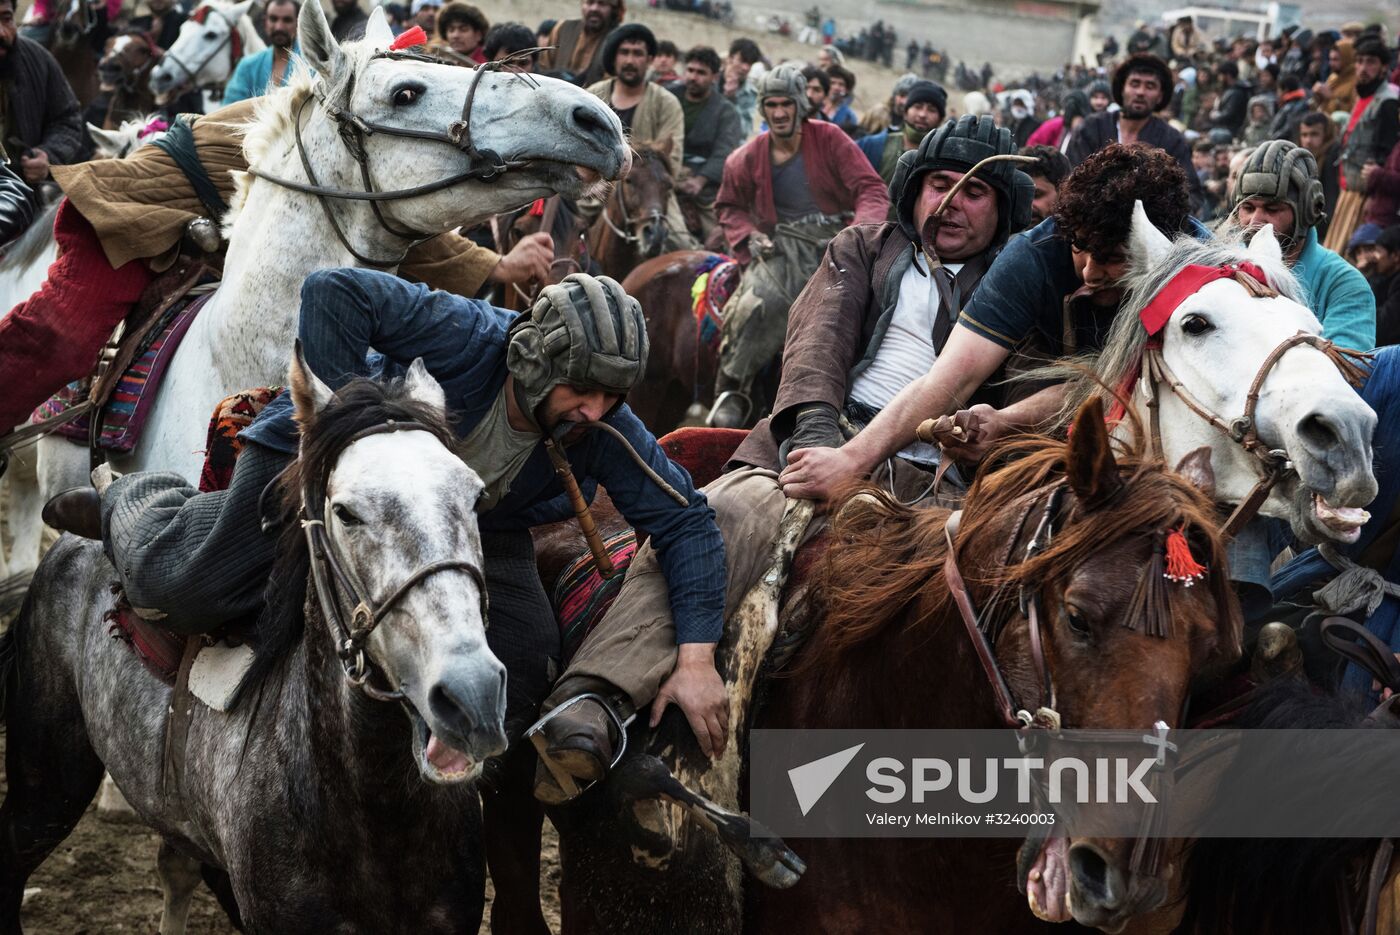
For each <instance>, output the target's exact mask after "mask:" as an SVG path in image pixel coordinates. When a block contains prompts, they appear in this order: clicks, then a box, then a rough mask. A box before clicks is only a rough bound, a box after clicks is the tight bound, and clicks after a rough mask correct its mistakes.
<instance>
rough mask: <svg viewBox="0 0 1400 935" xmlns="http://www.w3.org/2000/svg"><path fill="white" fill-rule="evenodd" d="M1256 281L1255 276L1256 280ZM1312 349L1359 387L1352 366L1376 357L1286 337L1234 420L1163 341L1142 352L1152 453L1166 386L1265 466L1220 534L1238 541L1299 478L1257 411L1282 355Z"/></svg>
mask: <svg viewBox="0 0 1400 935" xmlns="http://www.w3.org/2000/svg"><path fill="white" fill-rule="evenodd" d="M1251 279H1252V278H1251ZM1246 288H1248V285H1246ZM1304 344H1306V345H1310V346H1312V347H1315V348H1317V349H1318V350H1319V351H1321V352H1322V353H1323V354H1325V355H1326V356H1327V359H1328V360H1330V361H1332V363H1333V364H1335V365H1336V366H1337V369H1338V370H1340V371H1341V373H1342V376H1344V377H1345V378H1346V379H1347V380H1348V382H1350V383H1352V384H1353V385H1356V384H1357V382H1358V381H1359V379H1360V370H1359V368H1358V367H1357V365H1356V364H1355V363H1354V362H1353V360H1355V359H1367V358H1369V357H1370V356H1371V355H1369V354H1365V353H1362V352H1360V351H1353V350H1349V349H1347V348H1342V347H1338V346H1337V345H1336V344H1334V343H1333V342H1331V341H1328V340H1327V339H1326V338H1323V337H1321V336H1320V335H1316V334H1308V333H1307V332H1306V331H1299V332H1298V333H1297V334H1294V335H1292V336H1291V337H1288V338H1285V339H1284V340H1283V341H1280V342H1279V344H1278V345H1277V346H1276V347H1275V348H1274V349H1273V350H1272V351H1270V352H1269V354H1268V356H1267V357H1265V358H1264V362H1263V363H1262V364H1260V365H1259V369H1258V371H1256V372H1255V374H1254V379H1253V380H1251V381H1250V384H1249V393H1248V395H1247V396H1246V397H1245V403H1244V412H1243V414H1241V415H1239V416H1236V417H1235V418H1233V419H1227V418H1225V417H1223V416H1221V415H1220V414H1219V413H1217V412H1215V411H1214V410H1213V409H1211V408H1210V407H1209V406H1207V405H1206V404H1205V403H1203V402H1201V401H1200V400H1199V399H1197V398H1196V397H1195V396H1194V395H1193V394H1192V393H1191V391H1190V390H1188V389H1187V388H1186V386H1185V385H1184V384H1183V383H1182V382H1181V380H1180V378H1178V377H1177V375H1176V374H1175V373H1173V372H1172V369H1171V368H1170V367H1169V366H1167V362H1166V359H1165V358H1164V357H1163V355H1162V347H1161V344H1160V342H1156V341H1153V342H1149V344H1148V345H1147V347H1146V348H1145V349H1144V350H1143V355H1142V387H1143V392H1144V393H1145V395H1146V396H1147V407H1148V416H1149V420H1148V421H1149V424H1150V438H1149V446H1150V449H1149V450H1155V451H1157V452H1161V451H1162V450H1163V448H1162V426H1161V411H1160V407H1159V405H1158V400H1159V397H1158V387H1165V388H1166V389H1168V390H1170V391H1171V392H1172V394H1173V395H1175V396H1176V398H1177V399H1179V400H1181V402H1182V404H1183V405H1184V406H1186V408H1187V409H1189V410H1191V411H1192V412H1193V413H1195V414H1196V415H1197V416H1199V417H1200V418H1201V419H1203V420H1204V421H1205V422H1207V423H1208V424H1210V425H1211V426H1213V427H1214V428H1215V429H1216V430H1218V431H1219V432H1221V433H1222V434H1223V435H1225V437H1227V438H1229V439H1230V440H1231V441H1232V442H1234V443H1235V444H1237V445H1239V446H1240V447H1242V448H1243V449H1244V450H1245V451H1247V452H1249V453H1250V454H1251V455H1253V456H1254V457H1255V458H1256V459H1257V460H1258V461H1259V465H1260V476H1259V480H1258V482H1257V483H1255V485H1254V487H1253V488H1252V489H1251V490H1250V492H1249V494H1248V495H1247V496H1246V497H1245V498H1244V499H1243V500H1242V501H1240V503H1239V504H1238V505H1237V506H1236V507H1235V509H1234V511H1233V512H1231V513H1230V515H1229V517H1228V518H1227V519H1226V520H1225V522H1224V524H1223V525H1222V526H1221V530H1220V531H1221V533H1222V534H1223V535H1225V536H1228V537H1231V538H1233V537H1234V535H1235V534H1236V533H1238V532H1239V531H1240V529H1242V528H1243V527H1244V525H1245V523H1247V522H1249V521H1250V520H1251V519H1253V518H1254V517H1255V516H1256V515H1257V514H1258V512H1259V508H1260V507H1262V506H1263V505H1264V501H1265V500H1266V499H1268V497H1269V494H1270V492H1271V491H1272V490H1273V489H1274V487H1275V486H1277V485H1278V483H1279V482H1280V481H1282V480H1283V479H1284V478H1286V477H1290V476H1297V472H1296V471H1295V470H1294V468H1293V462H1292V461H1290V460H1289V458H1288V452H1287V451H1283V450H1281V449H1277V448H1269V446H1268V445H1266V444H1264V442H1263V440H1262V439H1260V437H1259V424H1258V422H1257V420H1256V418H1255V410H1256V409H1257V408H1258V406H1259V394H1260V392H1261V391H1262V389H1263V386H1264V381H1265V380H1266V379H1268V376H1269V373H1270V372H1271V371H1272V370H1273V369H1274V367H1275V366H1277V365H1278V362H1279V361H1280V360H1282V359H1283V355H1284V354H1286V353H1288V352H1289V351H1290V350H1292V349H1293V348H1295V347H1299V346H1300V345H1304Z"/></svg>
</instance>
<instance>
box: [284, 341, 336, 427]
mask: <svg viewBox="0 0 1400 935" xmlns="http://www.w3.org/2000/svg"><path fill="white" fill-rule="evenodd" d="M287 382H288V384H289V385H290V386H291V388H292V409H293V414H294V415H295V417H296V420H297V423H298V424H299V425H300V426H301V427H302V430H303V431H304V430H305V429H307V428H308V427H309V426H311V424H312V423H314V422H315V421H316V415H317V413H319V412H320V411H321V410H322V409H325V408H326V405H327V404H328V403H329V402H330V401H331V397H332V396H334V395H335V394H334V393H332V392H331V388H330V387H329V386H326V384H324V383H322V382H321V378H320V377H318V376H316V374H314V373H312V372H311V368H310V367H308V366H307V365H306V355H305V354H303V353H302V350H301V338H297V340H296V343H295V344H294V345H293V348H292V365H291V369H290V373H289V377H288V381H287Z"/></svg>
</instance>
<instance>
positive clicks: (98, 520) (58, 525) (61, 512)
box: [41, 487, 102, 539]
mask: <svg viewBox="0 0 1400 935" xmlns="http://www.w3.org/2000/svg"><path fill="white" fill-rule="evenodd" d="M101 507H102V495H101V494H99V493H98V492H97V489H96V488H94V487H74V488H72V489H71V490H65V491H63V493H61V494H58V495H57V496H56V497H54V498H53V499H52V500H50V501H49V502H48V503H45V504H44V511H43V513H42V514H41V515H42V516H43V519H44V523H45V524H46V525H49V526H52V527H53V528H54V529H58V530H61V531H63V532H71V533H72V534H73V535H75V536H82V537H83V538H84V539H101V538H102V512H101Z"/></svg>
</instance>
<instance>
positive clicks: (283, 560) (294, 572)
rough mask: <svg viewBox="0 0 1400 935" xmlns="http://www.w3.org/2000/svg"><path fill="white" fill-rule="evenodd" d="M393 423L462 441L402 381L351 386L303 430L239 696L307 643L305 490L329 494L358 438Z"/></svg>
mask: <svg viewBox="0 0 1400 935" xmlns="http://www.w3.org/2000/svg"><path fill="white" fill-rule="evenodd" d="M390 421H394V422H417V423H419V424H421V425H423V426H425V427H427V429H428V430H429V431H431V432H432V433H433V434H434V435H435V436H437V438H438V440H439V441H441V442H442V443H443V444H444V445H446V446H448V447H449V448H453V447H454V446H455V445H456V443H457V440H456V434H455V433H454V432H453V431H452V428H451V425H450V424H449V422H448V419H447V417H446V416H445V415H444V414H443V413H441V412H439V411H437V410H435V409H432V408H430V407H428V406H427V405H425V404H423V403H421V402H419V401H418V400H416V399H414V398H412V397H411V396H410V395H409V393H408V389H407V387H406V386H405V385H404V381H403V380H402V379H395V380H389V381H377V380H370V379H366V378H363V377H361V378H358V379H354V380H351V381H350V382H349V383H347V384H345V386H343V387H341V388H340V390H338V391H337V392H336V394H335V397H334V398H333V399H332V400H331V402H330V404H329V405H327V406H326V408H324V409H323V410H321V411H320V412H319V413H317V415H316V419H315V421H314V422H313V423H312V424H311V425H310V426H309V427H303V429H302V435H301V450H300V452H299V454H298V456H297V458H296V460H295V461H293V462H292V463H291V464H290V465H288V467H287V469H286V470H285V471H283V472H282V474H281V475H279V476H278V478H277V480H276V481H275V482H274V484H275V488H274V491H273V492H274V493H275V494H276V495H277V498H278V499H277V501H276V503H277V504H278V505H279V508H280V509H279V512H278V517H279V518H280V519H282V520H283V521H284V522H283V524H282V534H281V537H280V539H279V541H278V549H277V552H278V559H277V562H276V563H275V564H274V565H273V569H272V574H271V576H270V577H269V579H268V583H267V588H266V589H265V590H264V591H263V608H262V611H261V612H260V613H259V615H258V620H257V632H258V647H257V656H256V658H255V659H254V661H253V665H252V667H251V668H250V669H249V670H248V673H247V674H246V675H245V676H244V678H243V681H242V682H241V683H240V684H239V688H238V692H239V696H240V697H243V692H244V689H246V688H248V687H249V686H251V685H254V684H256V683H258V682H260V681H261V680H262V679H263V678H264V677H265V676H266V675H267V673H268V672H269V671H271V670H272V668H273V666H274V665H275V664H276V663H277V662H278V661H279V660H280V659H281V658H283V657H284V656H285V655H286V653H287V651H288V650H290V649H291V648H292V647H293V646H295V645H297V643H298V642H300V640H301V637H302V632H303V630H304V628H305V616H304V609H305V605H306V598H307V578H308V575H309V574H310V571H311V563H310V557H309V555H308V554H307V549H306V538H305V536H304V535H303V533H302V528H301V524H300V523H299V522H298V521H297V517H299V516H300V513H301V492H302V489H303V487H306V488H307V489H310V490H325V488H326V484H327V482H328V481H329V479H330V475H331V471H332V470H334V468H335V464H336V461H337V459H339V457H340V455H341V453H342V452H344V451H345V449H346V448H347V447H349V445H350V444H351V442H352V441H353V440H354V438H355V436H356V435H357V434H358V433H359V432H361V431H363V430H364V429H367V428H372V427H373V426H376V425H382V424H384V423H386V422H390Z"/></svg>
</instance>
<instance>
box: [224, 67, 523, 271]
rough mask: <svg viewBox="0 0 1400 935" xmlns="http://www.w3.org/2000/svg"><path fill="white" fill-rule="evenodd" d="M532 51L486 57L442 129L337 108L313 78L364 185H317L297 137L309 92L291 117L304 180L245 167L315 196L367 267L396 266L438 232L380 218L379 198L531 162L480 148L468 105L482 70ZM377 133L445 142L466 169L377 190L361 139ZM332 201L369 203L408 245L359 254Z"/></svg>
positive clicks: (490, 177) (410, 194)
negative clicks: (393, 253)
mask: <svg viewBox="0 0 1400 935" xmlns="http://www.w3.org/2000/svg"><path fill="white" fill-rule="evenodd" d="M531 51H534V50H526V52H523V53H518V54H517V55H516V56H512V57H510V58H505V59H501V60H499V61H495V62H487V63H485V64H484V65H479V66H477V67H476V68H475V69H473V70H472V71H473V74H472V80H471V84H470V85H469V86H468V88H467V97H466V100H465V101H464V102H463V104H462V116H461V118H460V119H458V120H456V121H454V122H453V123H452V125H451V126H450V127H448V129H447V131H446V132H439V131H436V130H414V129H411V128H408V127H395V126H389V125H388V124H383V123H378V122H375V121H371V120H366V119H364V118H363V117H361V116H359V115H358V114H356V113H355V112H354V111H351V110H349V109H348V108H347V107H341V106H340V105H339V104H336V103H335V102H333V101H331V100H329V99H328V98H327V97H326V92H325V82H324V81H318V82H317V83H316V85H315V88H314V90H313V92H312V93H313V94H314V96H315V98H316V100H317V101H319V102H320V104H321V108H322V110H324V111H325V112H326V115H327V116H329V117H330V118H331V120H332V121H333V122H334V123H335V124H336V126H337V127H338V129H339V131H340V139H341V141H342V142H343V143H344V144H345V147H346V149H348V150H349V151H350V154H351V156H353V157H354V159H355V162H356V163H357V164H358V165H359V167H360V178H361V179H362V180H363V182H364V189H363V190H355V189H345V188H329V187H327V186H324V185H322V184H321V183H320V181H319V180H318V179H317V177H316V171H315V169H314V168H313V167H312V165H311V159H310V158H309V157H308V156H307V154H306V146H305V144H304V143H303V142H302V137H301V128H302V115H303V114H304V113H305V111H306V107H307V105H308V104H310V103H311V98H310V97H308V98H306V99H305V100H303V101H302V103H301V107H300V108H299V109H298V110H297V113H296V119H295V120H294V121H293V127H294V132H295V135H296V145H297V155H298V156H299V157H300V158H301V166H302V170H303V171H304V172H305V173H306V178H307V181H306V182H297V181H294V180H292V179H285V178H280V177H278V176H275V175H271V174H269V173H267V172H263V171H262V170H260V169H256V168H254V167H252V166H249V167H248V173H249V174H250V175H253V176H256V177H257V178H260V179H265V180H266V181H269V182H271V183H273V184H274V185H279V186H281V187H283V188H287V189H291V190H292V191H297V192H302V193H303V194H307V195H315V196H316V200H317V202H318V203H319V204H320V205H321V210H322V211H323V212H325V215H326V219H327V220H328V221H330V224H331V228H332V229H333V230H334V231H335V235H336V237H337V238H338V239H339V240H340V243H341V245H342V246H344V247H345V249H346V250H347V251H349V253H350V255H351V256H353V257H354V258H355V259H356V260H357V261H359V262H360V263H363V264H364V265H366V266H374V267H380V268H385V269H387V268H391V267H395V266H398V265H399V264H400V263H402V262H403V259H404V257H406V256H408V253H409V251H410V250H412V249H413V248H414V247H415V246H417V245H418V244H420V243H423V242H424V241H426V240H430V239H432V238H433V237H436V236H437V234H435V233H424V232H421V231H409V230H403V229H400V228H397V227H394V226H393V225H391V224H390V223H389V222H388V220H386V219H385V217H384V214H383V212H382V211H381V210H380V203H381V202H386V201H402V200H404V199H406V198H416V197H418V196H419V195H428V194H431V193H433V192H437V191H442V190H443V189H445V188H451V187H452V186H453V185H459V184H461V183H462V182H467V181H472V180H476V181H480V182H491V181H495V180H496V179H497V178H499V177H500V176H501V175H502V174H504V173H505V172H506V171H508V170H510V169H518V168H521V167H523V166H527V165H529V164H530V163H529V161H528V160H505V159H502V158H501V156H500V154H498V153H496V152H495V151H493V150H490V149H479V148H478V147H477V146H476V144H475V143H474V142H473V141H472V134H471V116H472V104H473V102H474V101H475V100H476V90H477V88H478V87H479V86H480V84H481V77H482V75H484V74H486V73H487V72H495V71H506V69H507V66H509V65H512V64H513V63H514V59H515V58H518V57H519V56H520V55H526V54H528V53H529V52H531ZM376 59H389V60H391V61H404V60H407V61H415V62H425V63H428V64H433V65H452V63H450V62H445V61H443V60H442V59H439V58H434V57H433V56H430V55H423V54H421V53H418V52H406V51H395V50H388V51H379V52H375V53H374V54H373V55H371V56H370V58H369V60H370V61H371V62H372V61H375V60H376ZM452 67H458V66H452ZM506 73H507V74H513V75H515V76H516V77H519V78H521V79H523V80H526V81H533V79H532V78H530V76H529V75H528V74H525V73H522V72H511V71H506ZM354 89H355V84H354V79H353V78H352V79H351V81H350V82H349V83H348V84H347V86H346V89H345V95H344V96H345V100H346V102H347V103H348V102H349V100H350V98H351V96H352V95H353V93H354ZM376 133H378V134H381V135H383V136H393V137H399V138H402V139H411V140H429V141H432V142H437V143H446V144H448V145H449V146H452V147H453V148H455V149H458V150H461V151H462V152H463V153H465V154H466V156H467V159H468V164H467V168H466V170H465V171H462V172H459V173H457V174H456V175H452V176H449V177H447V178H443V179H438V180H436V181H433V182H426V183H424V184H422V185H415V186H414V187H412V188H397V189H392V190H389V191H383V190H380V189H379V187H378V186H377V185H376V184H375V181H374V176H373V174H372V173H371V172H370V167H369V154H368V153H367V152H366V151H365V140H366V138H367V137H369V136H372V135H373V134H376ZM332 200H339V201H367V202H369V204H370V207H371V208H372V209H373V210H374V216H375V218H376V220H378V222H379V226H380V227H382V228H383V229H384V230H385V231H387V232H388V233H390V234H392V235H394V236H395V237H400V238H403V239H406V240H408V241H409V245H408V247H407V248H405V249H404V251H403V253H401V254H399V255H398V256H397V257H391V258H389V259H375V258H374V257H369V256H366V255H364V254H363V253H361V252H360V251H358V250H357V249H355V247H354V246H353V245H352V244H351V243H350V241H349V239H348V238H347V237H346V236H345V231H344V230H343V229H342V228H341V225H340V222H339V221H338V220H337V219H336V216H335V212H334V211H333V210H331V204H330V203H331V201H332Z"/></svg>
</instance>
